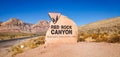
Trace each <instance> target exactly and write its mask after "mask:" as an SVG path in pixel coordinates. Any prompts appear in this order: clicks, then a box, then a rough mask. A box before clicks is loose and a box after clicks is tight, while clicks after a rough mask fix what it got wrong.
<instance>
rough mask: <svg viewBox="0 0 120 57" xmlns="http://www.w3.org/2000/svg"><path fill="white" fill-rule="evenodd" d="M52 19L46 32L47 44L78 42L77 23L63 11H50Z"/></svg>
mask: <svg viewBox="0 0 120 57" xmlns="http://www.w3.org/2000/svg"><path fill="white" fill-rule="evenodd" d="M48 14H49V16H50V18H51V19H52V21H51V22H50V27H49V29H48V31H47V32H46V38H45V41H46V42H45V44H51V43H52V44H53V43H77V36H78V28H77V25H76V24H75V23H74V22H73V21H72V20H71V19H69V18H68V17H66V16H64V15H61V13H48Z"/></svg>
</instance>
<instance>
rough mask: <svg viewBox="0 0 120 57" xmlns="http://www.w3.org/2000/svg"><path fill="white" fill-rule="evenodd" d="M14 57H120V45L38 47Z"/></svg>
mask: <svg viewBox="0 0 120 57" xmlns="http://www.w3.org/2000/svg"><path fill="white" fill-rule="evenodd" d="M16 57H120V44H117V43H114V44H112V43H94V42H92V43H89V42H79V43H77V44H62V45H51V46H48V47H45V48H44V47H43V46H40V47H38V48H35V49H32V50H29V51H26V52H24V53H21V54H18V55H16Z"/></svg>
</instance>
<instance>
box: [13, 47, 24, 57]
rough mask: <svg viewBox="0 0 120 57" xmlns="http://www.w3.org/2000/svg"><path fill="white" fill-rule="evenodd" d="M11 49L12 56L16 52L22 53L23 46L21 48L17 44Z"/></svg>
mask: <svg viewBox="0 0 120 57" xmlns="http://www.w3.org/2000/svg"><path fill="white" fill-rule="evenodd" d="M11 51H12V57H14V56H15V55H16V54H19V53H22V52H23V48H21V47H20V45H17V46H14V47H12V49H11Z"/></svg>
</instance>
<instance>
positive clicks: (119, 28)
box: [79, 17, 120, 33]
mask: <svg viewBox="0 0 120 57" xmlns="http://www.w3.org/2000/svg"><path fill="white" fill-rule="evenodd" d="M79 31H80V32H84V31H85V32H87V33H98V32H100V33H116V32H120V17H117V18H111V19H106V20H102V21H98V22H94V23H91V24H87V25H83V26H80V27H79Z"/></svg>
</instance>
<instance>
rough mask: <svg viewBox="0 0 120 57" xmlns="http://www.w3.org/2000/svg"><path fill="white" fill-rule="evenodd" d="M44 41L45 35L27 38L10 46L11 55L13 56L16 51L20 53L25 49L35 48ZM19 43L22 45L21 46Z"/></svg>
mask: <svg viewBox="0 0 120 57" xmlns="http://www.w3.org/2000/svg"><path fill="white" fill-rule="evenodd" d="M44 43H45V37H44V36H40V37H38V38H33V39H29V40H27V41H25V42H22V43H19V44H17V45H15V46H13V47H12V48H11V52H12V53H13V54H12V56H15V55H16V54H18V53H22V52H24V51H25V50H28V49H33V48H36V47H38V46H40V45H42V44H44ZM21 45H22V46H23V47H21Z"/></svg>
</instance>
